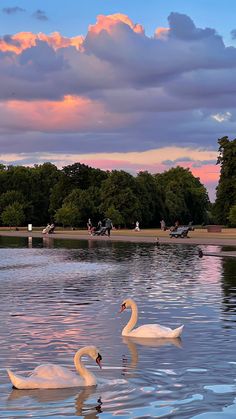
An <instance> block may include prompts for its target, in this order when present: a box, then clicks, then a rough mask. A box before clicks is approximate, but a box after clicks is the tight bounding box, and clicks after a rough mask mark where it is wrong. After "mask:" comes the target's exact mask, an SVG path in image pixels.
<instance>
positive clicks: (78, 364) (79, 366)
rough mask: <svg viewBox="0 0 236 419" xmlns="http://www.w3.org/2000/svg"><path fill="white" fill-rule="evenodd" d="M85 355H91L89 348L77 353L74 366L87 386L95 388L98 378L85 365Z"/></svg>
mask: <svg viewBox="0 0 236 419" xmlns="http://www.w3.org/2000/svg"><path fill="white" fill-rule="evenodd" d="M83 355H89V352H88V349H87V348H82V349H80V350H79V351H77V352H76V354H75V356H74V364H75V368H76V370H77V372H78V373H79V374H80V376H81V377H82V378H83V379H84V381H85V383H86V384H87V385H90V386H93V385H95V384H96V377H95V376H94V375H93V373H92V372H91V371H89V370H88V369H87V368H86V367H85V366H84V364H83V362H82V360H81V358H82V356H83Z"/></svg>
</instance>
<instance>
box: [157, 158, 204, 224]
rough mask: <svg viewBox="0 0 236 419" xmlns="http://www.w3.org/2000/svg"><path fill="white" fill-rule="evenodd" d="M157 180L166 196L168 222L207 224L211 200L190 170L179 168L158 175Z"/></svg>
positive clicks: (165, 204)
mask: <svg viewBox="0 0 236 419" xmlns="http://www.w3.org/2000/svg"><path fill="white" fill-rule="evenodd" d="M156 180H157V182H158V184H159V186H160V187H161V190H162V191H163V194H164V206H165V213H166V217H167V218H166V221H167V222H168V223H169V224H173V223H174V222H175V221H176V220H177V219H178V220H179V221H180V222H181V223H183V224H185V223H188V222H189V221H193V222H194V223H195V224H200V223H203V222H205V220H206V216H207V208H208V204H209V198H208V194H207V191H206V188H205V187H204V186H203V185H202V183H201V182H200V180H199V178H196V177H194V176H193V174H192V173H191V171H190V170H189V169H184V168H183V167H180V166H177V167H175V168H172V169H170V170H168V171H166V172H164V173H161V174H158V175H157V176H156Z"/></svg>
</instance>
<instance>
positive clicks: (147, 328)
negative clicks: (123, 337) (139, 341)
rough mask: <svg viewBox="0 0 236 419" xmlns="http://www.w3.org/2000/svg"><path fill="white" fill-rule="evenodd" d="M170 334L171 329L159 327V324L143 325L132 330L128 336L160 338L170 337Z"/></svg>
mask: <svg viewBox="0 0 236 419" xmlns="http://www.w3.org/2000/svg"><path fill="white" fill-rule="evenodd" d="M171 333H172V329H170V328H169V327H165V326H161V325H160V324H144V325H143V326H140V327H137V329H134V330H132V332H131V333H130V336H139V337H143V338H147V337H153V338H162V337H168V336H171Z"/></svg>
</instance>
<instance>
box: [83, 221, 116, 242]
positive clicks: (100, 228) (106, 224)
mask: <svg viewBox="0 0 236 419" xmlns="http://www.w3.org/2000/svg"><path fill="white" fill-rule="evenodd" d="M87 229H88V234H89V235H90V236H93V235H100V234H101V235H106V236H108V237H110V236H111V230H112V229H113V224H112V221H111V219H110V218H108V217H107V218H105V219H104V220H103V222H102V221H101V220H99V221H98V224H97V226H96V227H95V226H93V223H92V221H91V218H89V219H88V222H87Z"/></svg>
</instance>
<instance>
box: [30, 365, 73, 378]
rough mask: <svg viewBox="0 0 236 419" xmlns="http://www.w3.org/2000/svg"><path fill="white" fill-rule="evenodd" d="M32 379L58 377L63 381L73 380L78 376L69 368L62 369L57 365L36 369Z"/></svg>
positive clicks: (40, 366) (42, 366)
mask: <svg viewBox="0 0 236 419" xmlns="http://www.w3.org/2000/svg"><path fill="white" fill-rule="evenodd" d="M30 377H31V378H32V377H38V378H44V379H49V380H50V379H55V378H56V377H58V378H62V379H73V378H75V377H77V374H75V373H74V372H72V371H70V370H68V368H65V367H61V366H60V365H55V364H42V365H39V366H38V367H36V368H35V369H34V371H33V372H32V373H31V374H30Z"/></svg>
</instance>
